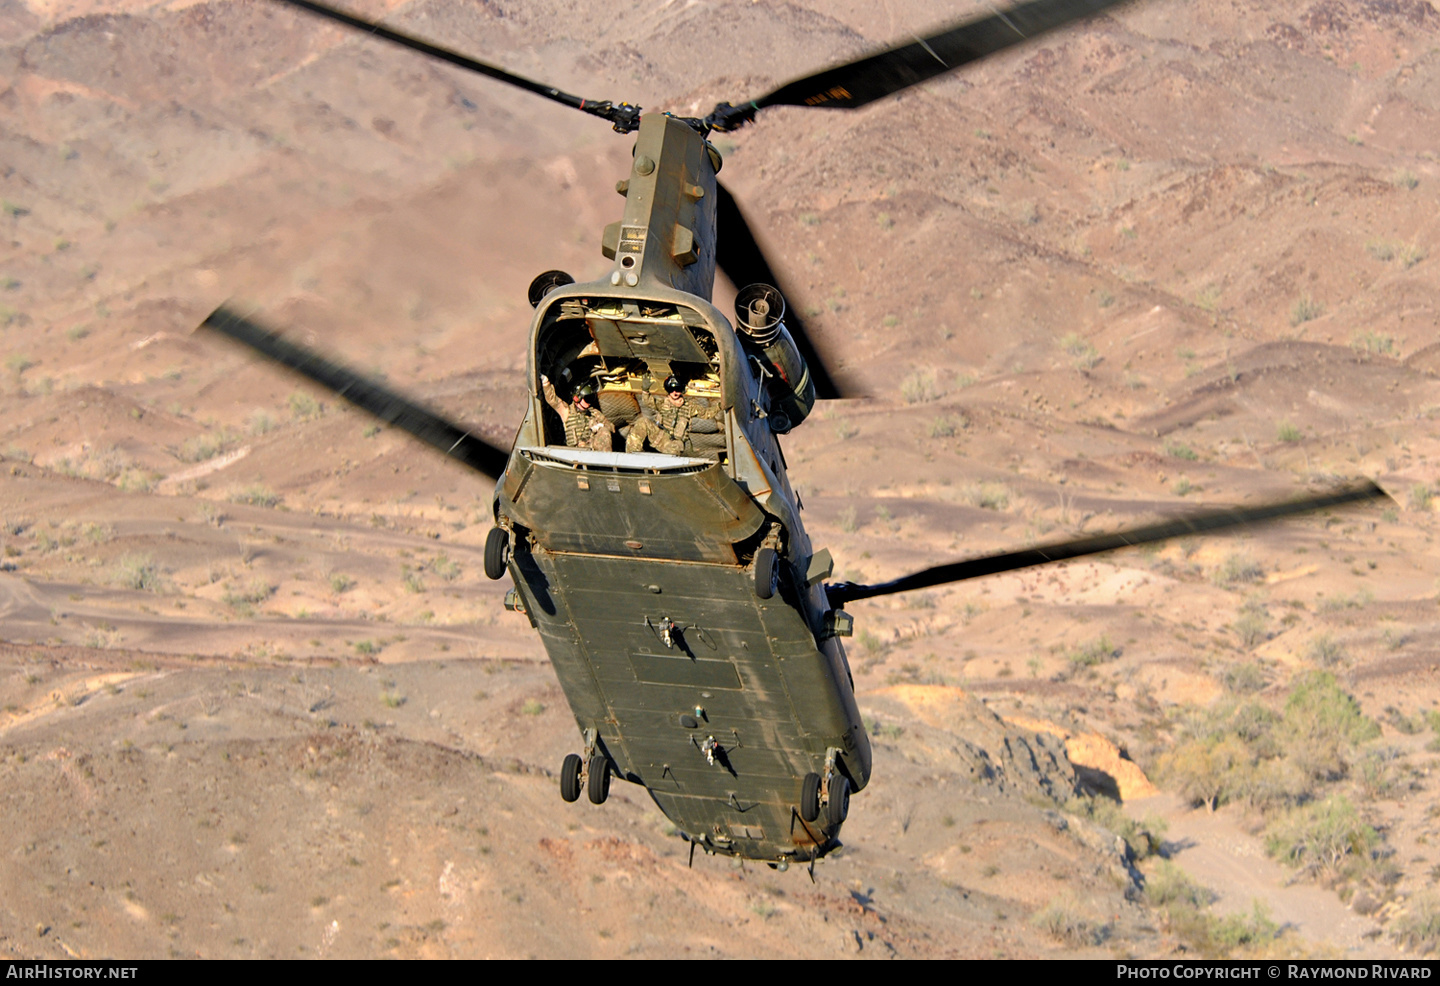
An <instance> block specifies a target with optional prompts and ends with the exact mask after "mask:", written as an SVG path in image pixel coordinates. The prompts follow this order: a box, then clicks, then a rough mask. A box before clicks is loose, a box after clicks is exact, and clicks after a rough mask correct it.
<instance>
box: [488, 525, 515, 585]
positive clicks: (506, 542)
mask: <svg viewBox="0 0 1440 986" xmlns="http://www.w3.org/2000/svg"><path fill="white" fill-rule="evenodd" d="M509 563H510V535H509V534H507V533H506V532H505V529H504V528H503V527H492V528H490V533H489V534H488V535H486V537H485V576H486V577H487V578H491V579H498V578H499V577H500V576H502V575H504V574H505V566H506V565H508V564H509Z"/></svg>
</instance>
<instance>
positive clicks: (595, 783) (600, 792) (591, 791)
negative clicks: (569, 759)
mask: <svg viewBox="0 0 1440 986" xmlns="http://www.w3.org/2000/svg"><path fill="white" fill-rule="evenodd" d="M575 759H576V760H579V759H580V758H579V757H576V758H575ZM585 793H586V794H588V795H589V796H590V802H591V803H592V804H597V805H603V804H604V803H605V799H606V798H608V797H610V761H608V760H606V759H605V757H604V755H603V754H600V753H597V754H595V755H594V756H593V757H591V758H590V777H589V779H588V780H587V781H586V783H585Z"/></svg>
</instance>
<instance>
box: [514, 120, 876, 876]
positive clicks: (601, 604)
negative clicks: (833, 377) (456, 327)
mask: <svg viewBox="0 0 1440 986" xmlns="http://www.w3.org/2000/svg"><path fill="white" fill-rule="evenodd" d="M719 164H720V159H719V155H718V154H716V153H715V151H714V150H713V148H711V147H710V146H709V145H708V144H706V142H705V141H704V140H703V138H702V137H701V136H700V135H699V134H698V133H696V131H695V130H694V129H693V128H692V127H690V126H688V125H686V124H684V123H682V122H679V121H677V120H675V119H673V118H669V117H666V116H664V115H661V114H653V115H647V116H645V117H643V118H642V121H641V126H640V130H639V135H638V140H637V142H636V148H635V157H634V163H633V167H632V170H631V174H630V176H629V178H628V179H627V180H625V181H622V182H621V183H620V184H619V185H618V186H617V188H618V189H619V190H620V191H622V192H623V193H624V194H625V211H624V215H623V217H622V219H621V220H620V222H618V223H613V224H611V226H609V227H607V229H606V231H605V234H604V237H603V249H604V251H605V254H606V256H607V257H609V258H611V259H612V260H613V261H614V266H613V269H612V271H611V273H610V275H609V276H608V277H606V278H604V279H602V280H600V281H595V282H591V283H586V284H568V285H565V286H563V287H559V288H556V289H554V290H552V291H550V293H549V294H547V295H545V296H544V297H543V299H541V300H540V302H539V304H538V305H537V307H536V311H535V317H534V321H533V323H532V327H531V332H530V350H529V361H528V364H527V367H526V372H527V379H528V383H529V390H530V401H529V408H528V411H527V414H526V416H525V420H524V422H523V423H522V424H521V426H520V430H519V434H518V435H517V437H516V440H515V444H514V447H513V449H512V451H511V453H510V458H509V461H508V464H507V466H506V469H505V472H504V475H503V476H502V477H501V478H500V482H499V484H498V485H497V487H496V496H495V517H496V522H497V525H498V526H499V527H501V528H503V529H504V530H506V531H507V532H508V537H509V545H510V551H509V558H508V570H509V573H510V576H511V578H512V579H513V580H514V584H515V590H514V593H513V595H512V597H511V598H512V602H511V603H510V605H511V606H512V607H513V608H515V609H517V610H520V611H522V612H523V613H524V614H525V615H526V616H527V617H528V618H529V620H530V622H531V624H532V625H533V626H534V627H535V629H536V630H538V631H539V633H540V636H541V639H542V641H543V642H544V644H545V648H546V650H547V652H548V653H549V656H550V659H551V661H552V663H553V664H554V666H555V672H556V675H557V677H558V678H559V681H560V684H561V687H562V688H563V689H564V691H565V695H566V698H567V699H568V701H569V703H570V706H571V708H572V710H573V711H574V713H575V718H576V721H577V723H578V725H579V727H580V732H581V737H582V742H583V745H584V757H583V760H584V762H585V763H586V764H604V765H605V766H606V768H607V769H608V770H609V772H610V773H611V774H613V775H614V776H615V777H619V778H622V779H625V780H629V781H632V782H634V783H637V784H643V785H644V786H645V787H646V788H647V789H648V790H649V791H650V793H651V795H652V796H653V797H654V799H655V801H656V802H657V804H658V805H659V806H660V808H661V810H663V811H664V812H665V814H666V815H667V816H668V817H669V818H670V819H671V821H672V822H673V823H674V824H675V826H676V828H677V829H678V830H679V831H680V832H681V833H682V834H683V835H684V837H685V838H686V839H688V840H689V841H690V842H691V843H692V844H694V845H697V846H699V847H700V848H702V849H704V850H705V851H707V852H718V853H725V854H731V855H737V856H742V857H745V858H750V859H759V860H766V861H769V862H774V863H777V864H781V865H783V864H784V863H786V862H789V861H804V860H809V859H814V858H816V857H818V856H821V855H823V854H824V853H825V852H826V851H827V850H828V849H830V848H833V846H834V845H836V844H837V842H836V836H837V835H838V831H839V825H840V821H839V820H840V819H843V808H842V809H832V810H831V811H830V812H829V813H827V812H823V811H822V812H820V813H819V816H818V817H816V818H814V820H813V821H812V820H807V819H806V818H805V817H802V816H803V815H807V814H808V815H811V816H812V817H813V816H814V815H815V811H814V806H813V805H812V806H811V810H810V811H808V812H805V811H802V805H801V801H802V797H804V792H803V791H802V787H804V785H806V784H807V775H818V776H819V778H820V779H821V788H820V789H821V791H822V794H821V798H822V800H823V799H827V795H826V794H825V793H824V792H827V791H832V790H835V788H834V787H833V784H836V783H839V780H840V779H841V778H843V780H844V781H845V782H846V784H848V788H849V789H850V790H856V791H858V790H860V789H861V788H863V787H864V786H865V784H866V782H867V781H868V779H869V775H870V745H869V739H868V737H867V736H866V733H865V729H864V726H863V724H862V723H861V720H860V714H859V710H858V709H857V707H856V704H855V696H854V689H853V683H852V681H851V677H850V672H849V668H848V665H847V663H846V659H845V653H844V650H843V649H842V647H841V645H840V641H839V640H837V639H836V637H835V626H836V622H837V621H836V620H835V619H834V614H833V613H832V612H831V607H830V606H829V605H828V604H827V601H826V597H825V589H824V585H823V580H824V579H825V577H826V576H828V575H829V574H830V568H831V565H830V564H829V553H828V552H824V551H820V552H817V551H815V549H814V548H813V547H812V545H811V543H810V539H809V537H808V536H807V535H806V533H805V529H804V526H803V524H802V523H801V520H800V503H799V501H798V498H797V497H796V495H795V492H794V490H793V489H792V488H791V486H790V482H789V479H788V477H787V476H786V469H785V460H784V456H783V454H782V452H781V450H780V446H779V443H778V441H777V439H776V437H775V434H774V433H773V431H772V429H771V422H770V421H769V420H768V409H769V407H770V403H771V399H772V398H771V396H770V393H771V392H770V391H767V381H766V374H765V373H764V372H762V371H761V369H759V368H757V367H761V366H763V365H764V356H763V352H762V351H761V350H760V349H758V348H757V347H755V346H749V347H748V348H747V345H746V343H745V342H744V341H742V339H741V338H740V336H738V335H737V333H736V331H735V329H734V328H733V327H732V325H731V323H730V322H729V321H728V320H727V319H726V317H725V316H724V315H722V314H721V313H720V312H719V311H718V310H717V309H716V308H715V307H714V306H713V305H712V304H711V303H710V301H709V298H710V294H711V290H712V288H713V285H714V277H715V204H714V203H715V199H716V194H715V172H716V169H717V168H718V167H719ZM542 375H544V376H546V377H548V379H550V380H556V379H557V377H559V376H561V375H563V376H566V377H567V378H569V379H579V378H580V377H585V378H588V379H590V380H592V381H594V382H595V383H596V385H597V387H598V388H599V394H600V399H599V404H600V407H601V408H603V409H604V410H605V413H606V414H607V417H608V418H609V419H610V420H611V423H612V424H614V425H616V426H617V428H619V429H621V430H622V431H623V430H628V428H627V425H630V424H633V422H634V421H635V420H638V418H639V415H641V414H642V413H643V406H644V405H645V404H647V403H649V402H648V401H647V400H646V399H645V398H646V397H647V396H650V395H655V394H659V395H660V396H661V397H662V398H663V392H662V391H660V390H659V389H658V388H659V384H660V381H663V380H665V379H666V378H667V377H668V376H670V375H675V376H677V377H678V378H679V379H681V380H683V381H685V383H686V395H687V399H689V400H691V401H692V402H697V403H700V404H705V405H707V406H711V407H718V409H719V412H720V413H719V414H718V415H712V416H714V417H719V418H720V419H721V420H720V421H719V422H718V428H716V429H714V432H715V433H714V434H706V435H699V434H697V435H694V436H691V437H692V438H693V441H694V451H693V452H692V453H689V454H684V455H666V454H658V453H654V452H634V453H629V452H621V451H604V450H595V449H593V448H591V449H586V448H574V447H569V446H567V444H566V440H565V432H564V425H563V422H561V421H560V420H559V417H558V416H557V415H556V414H555V412H554V411H553V410H552V409H551V408H550V407H549V406H548V405H547V403H546V401H545V399H544V394H543V390H542V382H541V377H542ZM785 397H786V398H787V399H788V401H789V403H790V404H793V403H794V400H795V399H794V397H793V395H788V394H787V395H785ZM811 401H812V402H813V396H812V397H811ZM808 410H809V407H808V405H806V406H805V407H803V408H802V409H801V410H800V411H799V412H798V413H799V414H801V415H803V414H804V413H806V412H808ZM796 413H797V412H794V411H791V416H792V417H793V416H794V415H795V414H796ZM782 420H783V419H782ZM789 423H790V422H788V421H787V426H788V424H789ZM782 430H783V429H782ZM615 447H616V448H622V449H623V448H624V447H625V446H624V441H623V438H621V437H620V436H619V435H617V437H616V445H615ZM772 560H773V561H774V562H775V563H776V564H775V565H774V567H775V568H777V569H778V574H777V575H776V576H775V578H774V583H773V584H774V591H773V594H769V592H768V591H767V590H769V588H770V586H768V585H762V584H760V581H764V573H765V572H768V571H769V568H770V566H771V562H772ZM757 567H758V568H760V569H761V570H762V572H761V575H762V578H761V580H760V581H757ZM842 625H843V621H842ZM596 757H600V758H603V759H600V760H597V759H594V758H596ZM808 783H809V784H811V785H812V786H813V785H814V784H815V781H814V779H813V778H812V779H810V780H809V781H808Z"/></svg>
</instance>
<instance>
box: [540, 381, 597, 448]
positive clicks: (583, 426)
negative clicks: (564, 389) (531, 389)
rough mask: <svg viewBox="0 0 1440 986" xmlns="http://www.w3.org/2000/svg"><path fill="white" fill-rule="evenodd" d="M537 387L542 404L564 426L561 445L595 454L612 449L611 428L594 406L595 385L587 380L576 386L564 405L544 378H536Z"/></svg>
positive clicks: (552, 385)
mask: <svg viewBox="0 0 1440 986" xmlns="http://www.w3.org/2000/svg"><path fill="white" fill-rule="evenodd" d="M540 386H541V388H542V389H543V390H544V392H545V403H546V404H549V405H550V406H551V407H552V408H554V409H555V413H556V414H558V415H560V420H561V421H562V422H564V424H565V444H566V445H568V446H570V447H571V448H583V449H590V450H592V451H595V452H611V451H614V448H613V446H612V443H611V436H612V435H614V433H615V426H614V425H613V424H611V423H610V421H609V420H607V419H606V417H605V415H604V414H603V413H602V412H601V411H600V409H599V408H598V407H596V406H595V404H596V400H595V385H594V384H593V383H591V382H590V381H588V380H585V381H582V382H581V383H579V384H577V385H576V387H575V389H574V390H572V391H571V393H570V403H569V404H566V403H565V402H564V401H562V400H561V399H560V398H559V396H558V395H557V394H556V393H555V385H554V384H552V383H551V382H550V378H549V377H546V376H543V375H542V376H541V377H540Z"/></svg>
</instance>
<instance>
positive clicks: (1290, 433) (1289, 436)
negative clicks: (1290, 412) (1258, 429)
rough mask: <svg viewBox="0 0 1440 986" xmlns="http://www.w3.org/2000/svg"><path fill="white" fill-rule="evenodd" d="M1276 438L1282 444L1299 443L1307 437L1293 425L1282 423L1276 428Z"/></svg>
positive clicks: (1286, 422) (1287, 422)
mask: <svg viewBox="0 0 1440 986" xmlns="http://www.w3.org/2000/svg"><path fill="white" fill-rule="evenodd" d="M1275 437H1276V438H1278V439H1279V440H1280V441H1282V442H1298V441H1300V439H1302V438H1304V437H1305V436H1304V434H1302V433H1301V431H1300V429H1299V428H1296V427H1295V425H1294V424H1293V423H1291V422H1289V421H1282V422H1280V423H1279V424H1278V425H1276V426H1275Z"/></svg>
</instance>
